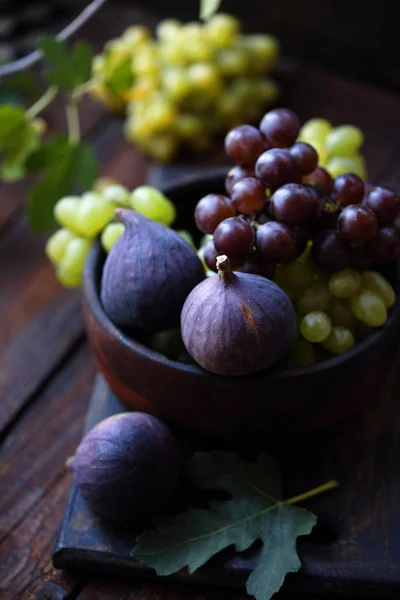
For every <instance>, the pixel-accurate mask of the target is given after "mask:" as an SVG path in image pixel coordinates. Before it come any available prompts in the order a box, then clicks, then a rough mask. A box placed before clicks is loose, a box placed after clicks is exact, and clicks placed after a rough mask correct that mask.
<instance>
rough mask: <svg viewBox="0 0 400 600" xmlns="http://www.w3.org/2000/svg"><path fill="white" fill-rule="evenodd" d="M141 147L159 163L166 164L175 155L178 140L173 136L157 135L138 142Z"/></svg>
mask: <svg viewBox="0 0 400 600" xmlns="http://www.w3.org/2000/svg"><path fill="white" fill-rule="evenodd" d="M140 144H141V147H142V149H143V151H144V152H147V153H148V154H150V156H152V157H153V158H155V159H156V160H159V161H160V162H167V161H169V160H171V158H172V157H173V156H174V155H175V153H176V151H177V147H178V138H177V137H176V135H174V134H171V135H169V134H159V135H153V136H152V137H150V138H148V139H144V140H140Z"/></svg>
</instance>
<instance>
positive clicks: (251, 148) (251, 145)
mask: <svg viewBox="0 0 400 600" xmlns="http://www.w3.org/2000/svg"><path fill="white" fill-rule="evenodd" d="M267 147H268V145H267V143H266V141H265V139H264V138H263V136H262V135H261V133H260V132H259V130H258V129H256V128H255V127H253V126H252V125H239V126H238V127H235V128H234V129H231V131H229V133H228V134H227V136H226V137H225V151H226V153H227V155H228V156H229V158H231V159H232V160H233V161H234V162H235V163H237V164H238V165H241V166H242V167H246V166H251V165H254V163H255V162H256V160H257V158H258V157H259V156H260V154H262V153H263V152H264V150H266V149H267Z"/></svg>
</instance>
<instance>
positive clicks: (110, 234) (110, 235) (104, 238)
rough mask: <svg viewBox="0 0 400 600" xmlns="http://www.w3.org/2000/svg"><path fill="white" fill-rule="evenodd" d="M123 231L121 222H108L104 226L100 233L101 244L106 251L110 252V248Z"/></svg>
mask: <svg viewBox="0 0 400 600" xmlns="http://www.w3.org/2000/svg"><path fill="white" fill-rule="evenodd" d="M124 231H125V227H124V226H123V224H122V223H109V224H108V225H106V226H105V227H104V229H103V231H102V234H101V245H102V246H103V248H104V250H105V251H106V252H110V250H111V248H112V247H113V246H114V244H115V242H116V241H117V240H118V239H119V238H120V237H121V235H122V234H123V233H124Z"/></svg>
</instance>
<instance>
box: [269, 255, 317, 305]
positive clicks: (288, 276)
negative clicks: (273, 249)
mask: <svg viewBox="0 0 400 600" xmlns="http://www.w3.org/2000/svg"><path fill="white" fill-rule="evenodd" d="M274 281H275V283H276V284H277V285H279V286H280V287H281V288H282V289H283V290H284V291H285V292H286V293H287V294H288V296H289V298H291V299H292V300H296V299H297V298H299V297H300V296H301V294H302V293H303V292H304V291H305V290H306V289H307V288H308V287H310V286H311V285H312V284H313V283H314V274H313V272H312V270H311V269H310V268H309V267H308V266H307V265H305V264H302V263H299V262H291V263H287V264H284V265H279V266H278V268H277V270H276V275H275V278H274Z"/></svg>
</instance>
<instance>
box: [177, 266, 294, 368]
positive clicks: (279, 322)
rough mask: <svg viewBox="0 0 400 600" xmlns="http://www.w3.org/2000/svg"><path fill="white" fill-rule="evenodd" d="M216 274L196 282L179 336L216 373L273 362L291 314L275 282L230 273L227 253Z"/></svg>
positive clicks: (284, 344)
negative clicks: (198, 282)
mask: <svg viewBox="0 0 400 600" xmlns="http://www.w3.org/2000/svg"><path fill="white" fill-rule="evenodd" d="M217 267H218V275H216V276H214V277H210V278H208V279H206V280H205V281H203V282H202V283H200V284H199V285H197V286H196V287H195V288H194V290H193V291H192V292H191V293H190V294H189V296H188V297H187V299H186V302H185V304H184V306H183V309H182V315H181V328H182V339H183V342H184V344H185V346H186V349H187V351H188V352H189V354H190V355H191V356H192V357H193V358H194V360H195V361H196V362H197V363H198V364H199V365H200V366H201V367H203V368H204V369H206V370H207V371H211V373H216V374H217V375H245V374H248V373H253V372H256V371H261V370H262V369H266V368H267V367H270V366H271V365H273V364H274V363H276V362H277V361H278V360H279V359H280V358H281V357H282V356H283V354H284V353H285V352H286V350H287V349H288V348H289V346H290V343H291V342H292V340H293V336H294V332H295V323H296V319H295V313H294V309H293V305H292V303H291V301H290V300H289V298H288V296H287V295H286V294H285V293H284V292H283V291H282V290H281V288H280V287H278V286H277V285H276V284H275V283H273V282H272V281H270V280H269V279H266V278H265V277H261V276H260V275H250V274H248V273H234V272H233V271H232V270H231V268H230V264H229V260H228V258H227V257H226V256H219V257H218V258H217Z"/></svg>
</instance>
